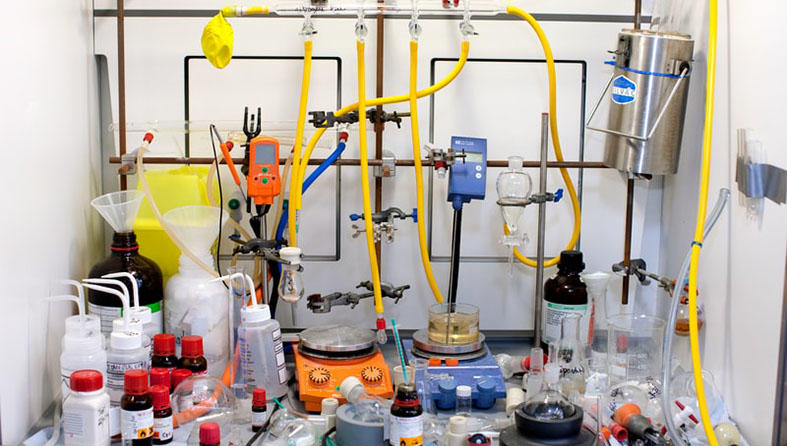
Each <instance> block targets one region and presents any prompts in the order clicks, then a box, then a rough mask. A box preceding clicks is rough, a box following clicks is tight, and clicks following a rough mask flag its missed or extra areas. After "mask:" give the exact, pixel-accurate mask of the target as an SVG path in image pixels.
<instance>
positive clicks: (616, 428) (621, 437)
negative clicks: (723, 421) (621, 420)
mask: <svg viewBox="0 0 787 446" xmlns="http://www.w3.org/2000/svg"><path fill="white" fill-rule="evenodd" d="M626 421H628V420H626ZM609 428H610V430H612V435H613V436H614V437H615V440H618V441H625V440H626V439H627V438H628V437H629V431H628V430H627V429H626V428H625V427H623V426H621V425H619V424H618V423H614V422H612V423H609Z"/></svg>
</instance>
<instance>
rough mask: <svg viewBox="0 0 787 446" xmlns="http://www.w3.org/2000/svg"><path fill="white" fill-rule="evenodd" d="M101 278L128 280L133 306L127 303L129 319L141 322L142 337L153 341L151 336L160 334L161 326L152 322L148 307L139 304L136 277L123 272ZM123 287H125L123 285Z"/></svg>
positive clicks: (150, 311) (151, 311) (151, 312)
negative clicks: (129, 313) (129, 312)
mask: <svg viewBox="0 0 787 446" xmlns="http://www.w3.org/2000/svg"><path fill="white" fill-rule="evenodd" d="M101 277H104V278H107V279H116V278H120V277H123V278H126V279H128V280H129V282H130V283H131V291H132V297H133V298H134V300H133V305H132V302H131V301H129V304H130V305H131V309H130V310H129V311H131V317H132V318H133V319H139V320H140V321H142V334H143V337H144V336H147V337H149V338H150V339H153V336H156V335H157V334H159V333H161V328H162V327H163V325H162V324H160V323H158V324H157V323H155V322H153V310H151V309H150V307H146V306H144V305H140V304H139V281H138V280H137V278H136V277H134V275H133V274H131V273H129V272H125V271H123V272H119V273H112V274H105V275H103V276H101ZM123 285H124V286H125V283H124V284H123Z"/></svg>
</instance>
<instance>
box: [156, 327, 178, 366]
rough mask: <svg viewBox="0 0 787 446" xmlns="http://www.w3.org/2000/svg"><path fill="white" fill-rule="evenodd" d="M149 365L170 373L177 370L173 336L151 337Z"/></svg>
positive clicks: (159, 335)
mask: <svg viewBox="0 0 787 446" xmlns="http://www.w3.org/2000/svg"><path fill="white" fill-rule="evenodd" d="M150 365H151V366H152V367H159V368H162V369H167V370H168V371H169V372H170V373H171V372H172V371H173V370H175V369H176V368H178V357H177V356H175V335H173V334H170V333H159V334H157V335H155V336H153V359H152V360H151V363H150Z"/></svg>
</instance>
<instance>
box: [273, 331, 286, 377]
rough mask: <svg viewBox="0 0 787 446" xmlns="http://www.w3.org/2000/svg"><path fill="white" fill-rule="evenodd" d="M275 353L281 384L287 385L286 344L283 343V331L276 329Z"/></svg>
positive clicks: (274, 334) (274, 335)
mask: <svg viewBox="0 0 787 446" xmlns="http://www.w3.org/2000/svg"><path fill="white" fill-rule="evenodd" d="M272 335H273V353H274V354H275V355H276V370H277V371H278V373H279V383H280V384H285V383H287V380H288V379H287V378H288V376H287V364H286V363H285V362H284V344H282V342H281V330H279V329H276V330H275V331H274V332H273V333H272Z"/></svg>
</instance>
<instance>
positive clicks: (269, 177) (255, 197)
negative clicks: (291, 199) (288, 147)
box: [246, 136, 281, 205]
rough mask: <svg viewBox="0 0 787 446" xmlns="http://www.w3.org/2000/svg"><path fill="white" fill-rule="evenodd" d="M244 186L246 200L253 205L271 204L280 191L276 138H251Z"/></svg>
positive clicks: (277, 143)
mask: <svg viewBox="0 0 787 446" xmlns="http://www.w3.org/2000/svg"><path fill="white" fill-rule="evenodd" d="M246 187H247V189H248V200H249V201H250V202H251V201H253V202H254V204H255V205H263V204H273V199H274V198H275V197H276V196H277V195H279V194H280V193H281V177H280V176H279V140H278V139H276V138H273V137H270V136H258V137H256V138H254V139H252V140H251V142H250V143H249V174H248V175H247V176H246Z"/></svg>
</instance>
